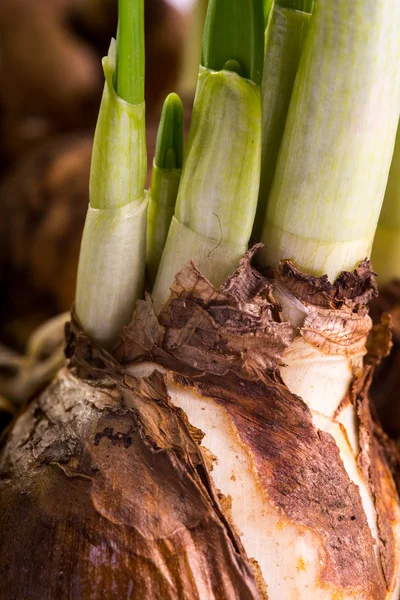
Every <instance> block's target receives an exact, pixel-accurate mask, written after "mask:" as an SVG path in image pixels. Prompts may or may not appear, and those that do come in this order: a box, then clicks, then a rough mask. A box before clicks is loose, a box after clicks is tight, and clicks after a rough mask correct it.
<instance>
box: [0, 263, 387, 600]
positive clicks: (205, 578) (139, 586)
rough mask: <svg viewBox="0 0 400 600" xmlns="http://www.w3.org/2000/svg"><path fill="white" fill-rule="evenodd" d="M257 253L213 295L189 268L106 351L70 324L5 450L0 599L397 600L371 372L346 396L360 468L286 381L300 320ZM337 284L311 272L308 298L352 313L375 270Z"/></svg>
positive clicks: (0, 460)
mask: <svg viewBox="0 0 400 600" xmlns="http://www.w3.org/2000/svg"><path fill="white" fill-rule="evenodd" d="M250 258H251V255H249V256H248V257H247V258H246V259H244V260H243V261H242V263H241V265H240V267H239V269H238V271H237V272H236V273H235V274H234V275H233V276H232V277H231V278H230V279H229V280H228V281H227V282H226V283H225V284H224V286H222V288H221V289H220V290H219V291H218V290H215V289H214V288H213V287H212V286H211V285H210V283H209V282H208V281H207V280H206V279H205V278H204V277H202V275H201V274H200V273H199V272H198V271H197V270H196V268H195V267H194V266H193V265H191V264H188V265H187V266H186V267H185V268H184V269H183V270H182V271H181V273H180V274H178V276H177V278H176V281H175V283H174V285H173V288H172V294H171V298H170V300H169V302H168V303H167V304H166V306H165V307H164V308H163V310H162V311H161V314H160V315H159V316H158V317H157V316H156V315H155V313H154V310H153V307H152V303H151V300H150V299H149V298H148V299H147V300H146V301H142V302H139V304H138V307H137V311H136V314H135V316H134V319H133V321H132V323H131V325H130V326H129V327H128V328H127V329H126V330H125V331H124V333H123V336H122V338H121V342H120V344H119V346H118V348H117V349H116V351H115V353H114V356H113V357H111V356H110V355H109V354H107V353H106V352H104V351H102V350H101V349H99V348H97V347H95V346H93V345H92V344H91V343H90V342H89V341H88V339H87V338H86V337H85V336H84V335H83V334H82V333H81V332H80V330H79V328H78V326H77V324H76V323H74V322H73V323H72V324H71V326H70V327H69V330H68V334H67V356H68V358H69V366H68V368H65V369H63V370H61V371H60V372H59V374H58V375H57V377H56V379H55V380H54V381H53V383H52V384H51V385H50V386H49V387H48V388H47V390H46V391H45V392H44V393H43V394H42V395H41V396H40V397H38V398H37V399H36V400H35V401H34V402H32V403H31V404H30V406H29V407H28V408H27V409H26V411H25V412H24V414H23V415H21V416H20V417H19V419H18V420H17V421H16V422H15V424H14V426H13V428H12V429H11V430H10V431H9V432H8V434H7V436H6V437H5V438H4V440H3V447H2V451H1V457H0V486H1V493H0V514H1V515H2V521H1V525H0V535H1V538H2V540H3V543H2V545H1V547H0V563H1V564H2V565H4V566H5V567H4V568H3V572H2V577H1V578H0V597H1V598H4V599H5V600H7V599H11V598H24V597H35V598H40V599H41V600H50V599H51V600H53V599H54V598H60V599H64V598H65V599H66V598H74V599H75V598H76V599H78V598H94V599H96V600H97V599H103V598H104V599H105V598H110V597H116V598H154V599H156V600H158V599H160V600H161V599H162V600H169V599H171V600H175V599H181V598H182V599H193V600H194V599H198V598H201V599H202V600H209V599H210V600H211V599H213V600H214V599H215V600H232V599H237V600H239V599H240V600H246V599H256V598H257V599H259V598H264V599H265V598H269V599H270V600H278V599H279V600H287V599H291V598H293V597H298V598H305V599H307V600H309V599H310V598H315V599H317V600H319V599H322V598H324V599H325V598H330V599H333V598H335V599H337V598H341V599H347V598H349V599H350V598H358V600H361V599H362V600H367V599H368V600H383V599H388V598H393V600H395V599H397V596H396V594H397V593H398V592H396V587H397V585H398V571H399V560H398V547H399V504H398V499H397V494H396V489H395V485H394V480H393V477H392V474H391V472H390V469H389V459H390V458H391V457H390V453H389V451H388V450H387V447H385V446H384V445H382V444H381V441H380V440H381V439H382V435H381V432H380V430H379V428H378V427H377V425H376V424H375V423H374V422H373V420H372V418H371V415H370V411H369V405H368V397H367V391H368V386H369V380H370V377H371V367H369V366H367V367H366V368H365V370H364V372H363V373H359V376H358V377H356V376H355V377H354V380H353V384H352V387H351V389H350V390H349V393H348V398H347V399H346V401H347V402H350V403H352V405H353V406H354V407H355V412H356V414H357V435H358V451H357V456H356V461H357V469H356V471H357V474H356V475H355V474H354V473H351V472H349V468H348V464H349V460H348V459H347V458H346V459H345V458H344V455H343V451H342V448H340V447H339V446H338V444H337V441H336V438H335V435H334V434H333V433H332V434H330V433H327V432H326V431H323V430H322V429H320V428H319V427H317V426H316V425H315V415H314V411H313V410H311V409H310V408H309V406H307V404H306V403H305V402H304V401H303V400H302V399H301V398H299V397H298V396H295V395H294V394H292V393H291V392H290V391H289V389H288V388H287V387H286V385H284V383H283V381H282V379H281V377H280V373H279V368H280V366H281V365H282V363H283V357H284V356H285V352H286V350H287V348H288V347H290V344H291V343H292V342H293V339H295V338H296V336H298V335H299V328H297V327H296V326H294V325H293V324H290V323H286V322H283V321H282V318H281V314H282V313H281V307H280V306H279V304H278V303H277V302H276V300H275V299H274V286H276V282H275V283H274V282H273V281H271V280H270V279H267V278H265V277H263V276H262V275H261V274H260V273H258V272H257V271H256V270H255V269H253V268H252V267H251V265H250ZM288 274H289V275H290V277H289V279H290V281H291V284H290V285H289V284H288V285H286V287H287V291H288V293H293V285H292V284H295V286H298V285H300V286H301V285H304V278H303V279H302V276H301V274H298V273H297V272H296V271H295V269H293V268H292V266H291V265H290V264H289V263H285V264H284V265H283V266H282V269H281V275H278V279H279V285H285V281H284V279H285V277H286V276H287V275H288ZM363 274H364V275H368V276H365V277H364V275H363ZM346 277H347V276H345V280H343V281H344V283H343V285H342V287H341V288H340V286H339V285H337V286H336V287H333V288H332V290H331V292H332V293H330V292H329V291H328V287H327V285H322V284H321V280H315V279H313V278H309V280H308V281H307V282H306V289H307V293H308V292H310V290H311V291H313V294H314V304H313V305H314V306H317V307H318V306H320V305H321V302H322V303H323V304H324V303H326V301H327V298H328V300H329V302H335V304H336V310H339V308H338V307H339V306H340V305H343V306H347V307H349V306H352V309H351V311H348V312H347V313H346V314H347V318H348V319H350V320H351V318H352V317H351V312H353V313H354V314H355V315H356V317H357V318H360V314H363V315H364V314H365V309H364V307H363V306H362V305H361V304H360V299H361V298H365V297H367V296H368V295H369V294H370V292H369V291H368V290H369V289H370V287H371V282H372V280H371V276H370V271H369V270H368V266H367V265H363V266H362V268H361V271H358V272H356V273H355V274H354V275H351V276H349V277H347V279H346ZM318 286H320V287H322V289H320V290H317V288H318ZM290 288H291V289H290ZM296 290H297V293H298V294H300V293H299V291H298V287H296ZM365 294H366V296H365ZM303 296H304V294H303ZM308 297H309V296H308ZM355 298H356V299H357V301H356V302H354V299H355ZM303 299H304V298H303ZM309 299H310V298H309ZM304 301H305V299H304ZM146 365H147V368H148V370H149V373H150V374H149V375H143V376H139V375H138V373H139V371H140V370H144V369H145V367H146ZM183 407H184V409H183ZM201 414H203V415H205V416H206V419H207V420H205V419H204V416H203V417H201ZM196 415H197V416H196ZM199 415H200V416H199ZM199 423H202V424H203V423H204V428H203V427H201V428H199V426H198V424H199ZM213 428H214V429H213ZM349 447H350V444H349ZM220 451H221V452H220ZM357 477H358V478H359V479H360V478H361V479H362V480H363V484H362V485H363V486H365V489H366V490H367V492H365V493H364V492H362V490H361V487H362V486H361V487H359V486H358V485H357V481H358V480H359V479H357ZM361 479H360V480H361ZM365 494H367V495H368V494H369V497H370V498H371V503H372V504H371V506H372V508H371V509H366V500H365ZM371 514H372V515H373V516H372V517H371ZM371 519H372V521H373V523H372V521H371ZM374 519H375V520H374ZM257 536H258V537H257ZM252 539H253V540H255V539H258V541H259V545H258V546H257V547H254V546H252V542H251V540H252ZM249 540H250V541H249ZM264 549H265V553H264ZM257 553H259V554H257ZM284 572H286V577H283V576H282V574H283V573H284ZM307 586H308V587H307ZM11 590H12V591H11ZM295 591H297V593H298V596H294V595H293V594H294V592H295Z"/></svg>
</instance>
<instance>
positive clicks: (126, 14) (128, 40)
mask: <svg viewBox="0 0 400 600" xmlns="http://www.w3.org/2000/svg"><path fill="white" fill-rule="evenodd" d="M114 86H115V90H116V92H117V94H118V95H119V96H120V97H121V98H122V99H123V100H125V102H129V103H130V104H141V103H142V102H143V101H144V0H118V32H117V63H116V69H115V75H114Z"/></svg>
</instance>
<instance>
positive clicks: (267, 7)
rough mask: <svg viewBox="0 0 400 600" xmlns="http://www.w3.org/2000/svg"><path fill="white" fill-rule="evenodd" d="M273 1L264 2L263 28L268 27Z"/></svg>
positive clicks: (266, 0) (265, 0)
mask: <svg viewBox="0 0 400 600" xmlns="http://www.w3.org/2000/svg"><path fill="white" fill-rule="evenodd" d="M273 3H274V0H264V26H265V27H266V26H267V25H268V19H269V14H270V12H271V9H272V5H273Z"/></svg>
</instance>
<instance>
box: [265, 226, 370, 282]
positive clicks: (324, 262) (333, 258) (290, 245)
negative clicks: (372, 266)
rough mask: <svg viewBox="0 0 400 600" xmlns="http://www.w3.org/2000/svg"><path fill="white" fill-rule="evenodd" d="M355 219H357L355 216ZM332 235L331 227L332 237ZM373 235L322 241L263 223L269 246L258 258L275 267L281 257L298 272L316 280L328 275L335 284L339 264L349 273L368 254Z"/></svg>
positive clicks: (338, 272)
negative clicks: (349, 239) (314, 277)
mask: <svg viewBox="0 0 400 600" xmlns="http://www.w3.org/2000/svg"><path fill="white" fill-rule="evenodd" d="M354 219H357V216H356V215H354ZM334 232H335V229H334V225H332V233H333V235H334ZM374 233H375V229H373V230H371V231H370V232H369V234H368V235H367V234H365V237H363V238H361V239H359V240H351V241H338V240H332V241H325V240H323V239H318V238H317V239H313V238H308V237H307V235H306V234H305V235H304V236H301V235H296V234H293V233H290V232H288V231H282V230H281V229H279V228H278V227H277V226H276V225H275V226H273V225H271V224H269V223H266V225H265V227H264V234H263V239H268V244H267V246H266V247H265V248H263V249H262V250H261V251H260V257H261V260H262V262H263V263H264V264H269V265H271V266H274V267H277V266H278V265H279V262H280V260H281V259H282V256H284V257H285V258H286V259H287V260H291V261H293V263H294V264H295V265H296V267H297V268H298V269H300V270H301V271H303V272H305V273H308V274H309V275H316V276H318V277H319V276H320V275H325V274H327V275H328V277H329V279H330V280H331V281H334V280H335V279H336V277H337V276H338V275H339V274H340V271H341V269H340V270H338V265H347V267H348V269H349V270H350V271H352V270H353V269H355V268H356V267H357V266H358V265H359V263H360V262H361V261H362V260H364V258H367V257H368V256H370V255H371V248H372V243H373V240H374Z"/></svg>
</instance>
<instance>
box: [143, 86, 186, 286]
mask: <svg viewBox="0 0 400 600" xmlns="http://www.w3.org/2000/svg"><path fill="white" fill-rule="evenodd" d="M182 162H183V106H182V102H181V99H180V98H179V96H178V95H177V94H170V95H169V96H168V97H167V98H166V100H165V102H164V106H163V110H162V115H161V121H160V126H159V129H158V134H157V146H156V155H155V158H154V164H153V172H152V178H151V186H150V202H149V211H148V215H147V258H146V265H147V275H148V279H149V282H150V285H152V284H153V283H154V281H155V278H156V275H157V271H158V266H159V264H160V259H161V255H162V252H163V250H164V246H165V242H166V239H167V235H168V229H169V226H170V223H171V219H172V217H173V214H174V210H175V203H176V197H177V195H178V189H179V183H180V179H181V169H182Z"/></svg>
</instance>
